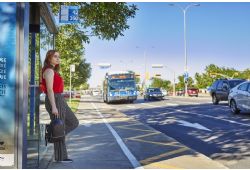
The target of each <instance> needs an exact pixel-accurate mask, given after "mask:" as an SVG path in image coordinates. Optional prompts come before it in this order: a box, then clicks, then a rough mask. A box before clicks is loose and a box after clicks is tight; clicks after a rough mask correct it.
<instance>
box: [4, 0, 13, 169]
mask: <svg viewBox="0 0 250 170" xmlns="http://www.w3.org/2000/svg"><path fill="white" fill-rule="evenodd" d="M0 16H1V17H0V35H1V36H0V168H1V167H13V166H14V149H15V143H14V142H15V100H16V90H15V83H16V77H15V71H16V70H15V65H16V3H13V2H12V3H11V2H8V3H4V2H1V3H0Z"/></svg>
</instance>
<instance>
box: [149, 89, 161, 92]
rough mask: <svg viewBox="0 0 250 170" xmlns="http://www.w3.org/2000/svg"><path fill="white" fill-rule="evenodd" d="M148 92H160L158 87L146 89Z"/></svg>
mask: <svg viewBox="0 0 250 170" xmlns="http://www.w3.org/2000/svg"><path fill="white" fill-rule="evenodd" d="M148 92H161V90H160V89H148Z"/></svg>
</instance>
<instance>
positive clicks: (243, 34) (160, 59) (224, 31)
mask: <svg viewBox="0 0 250 170" xmlns="http://www.w3.org/2000/svg"><path fill="white" fill-rule="evenodd" d="M129 4H132V2H129ZM133 4H136V5H137V7H138V9H139V10H138V11H137V12H136V16H135V18H130V19H129V20H128V25H129V26H130V28H129V29H127V30H126V31H124V32H123V34H124V36H120V37H118V38H117V39H116V40H115V41H113V40H110V41H107V40H100V39H97V38H95V37H92V38H91V39H90V43H89V44H86V45H85V57H86V60H87V62H89V63H91V66H92V73H91V77H90V79H89V80H88V83H89V84H90V87H97V86H98V85H101V83H102V80H103V79H104V75H105V73H106V72H107V71H116V70H133V71H135V72H136V73H138V74H140V75H141V79H143V78H144V75H145V65H146V71H148V72H149V75H150V76H154V75H155V74H161V75H162V76H161V78H163V79H167V80H170V81H173V71H175V74H176V77H178V76H179V75H183V73H184V65H185V55H184V26H183V18H184V15H183V12H182V11H181V10H180V9H179V8H177V7H176V6H169V5H168V4H169V2H136V3H133ZM175 4H178V5H180V6H182V7H186V6H187V5H189V4H190V3H180V2H177V3H175ZM199 4H200V6H198V7H196V6H192V7H190V8H189V9H188V10H187V12H186V38H187V41H186V42H187V66H188V73H189V76H191V77H193V78H194V74H195V73H196V72H198V73H202V72H204V70H205V67H206V66H207V65H209V64H215V65H217V66H220V67H229V68H235V69H237V70H244V69H247V68H250V65H249V63H250V62H249V58H250V2H242V3H237V2H220V3H219V2H210V3H206V2H201V3H199ZM98 63H110V64H111V68H109V69H101V68H99V67H98ZM152 64H163V65H164V66H166V67H165V68H152ZM168 68H169V69H168ZM170 69H171V70H172V71H170Z"/></svg>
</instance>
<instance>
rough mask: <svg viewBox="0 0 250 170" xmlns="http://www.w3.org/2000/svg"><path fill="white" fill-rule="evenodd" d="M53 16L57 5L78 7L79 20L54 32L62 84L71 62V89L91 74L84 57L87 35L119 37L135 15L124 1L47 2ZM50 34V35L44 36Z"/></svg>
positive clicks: (55, 13)
mask: <svg viewBox="0 0 250 170" xmlns="http://www.w3.org/2000/svg"><path fill="white" fill-rule="evenodd" d="M50 4H51V7H52V11H53V13H54V15H56V16H58V14H59V9H60V5H77V6H79V7H80V8H79V21H80V22H79V23H77V24H61V25H60V26H59V28H58V29H59V33H58V34H57V35H56V49H57V50H58V51H59V52H60V55H61V74H62V75H63V77H64V78H65V86H66V87H67V86H69V74H70V72H69V66H70V65H71V64H75V66H76V72H75V73H73V78H72V85H73V86H74V87H73V88H78V87H80V86H81V85H82V84H84V83H86V81H87V79H88V78H89V77H90V76H91V74H90V73H91V66H90V64H89V63H86V60H85V58H84V43H89V42H90V40H89V37H90V36H97V37H98V38H100V39H106V40H111V39H113V40H116V39H117V38H118V37H119V36H123V32H124V31H125V30H126V29H128V28H129V26H128V24H127V21H128V19H129V18H133V17H135V11H136V10H137V8H136V6H135V5H127V4H126V3H123V2H119V3H115V2H110V3H104V2H99V3H96V2H94V3H91V2H56V3H50ZM48 36H50V35H48Z"/></svg>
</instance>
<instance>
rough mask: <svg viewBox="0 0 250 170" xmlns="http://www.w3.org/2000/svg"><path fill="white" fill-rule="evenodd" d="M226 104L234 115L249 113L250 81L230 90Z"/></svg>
mask: <svg viewBox="0 0 250 170" xmlns="http://www.w3.org/2000/svg"><path fill="white" fill-rule="evenodd" d="M228 104H229V106H230V108H231V111H232V112H233V113H235V114H237V113H240V111H243V112H250V81H246V82H243V83H241V84H239V85H237V86H236V87H234V88H233V89H231V90H230V93H229V95H228Z"/></svg>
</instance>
